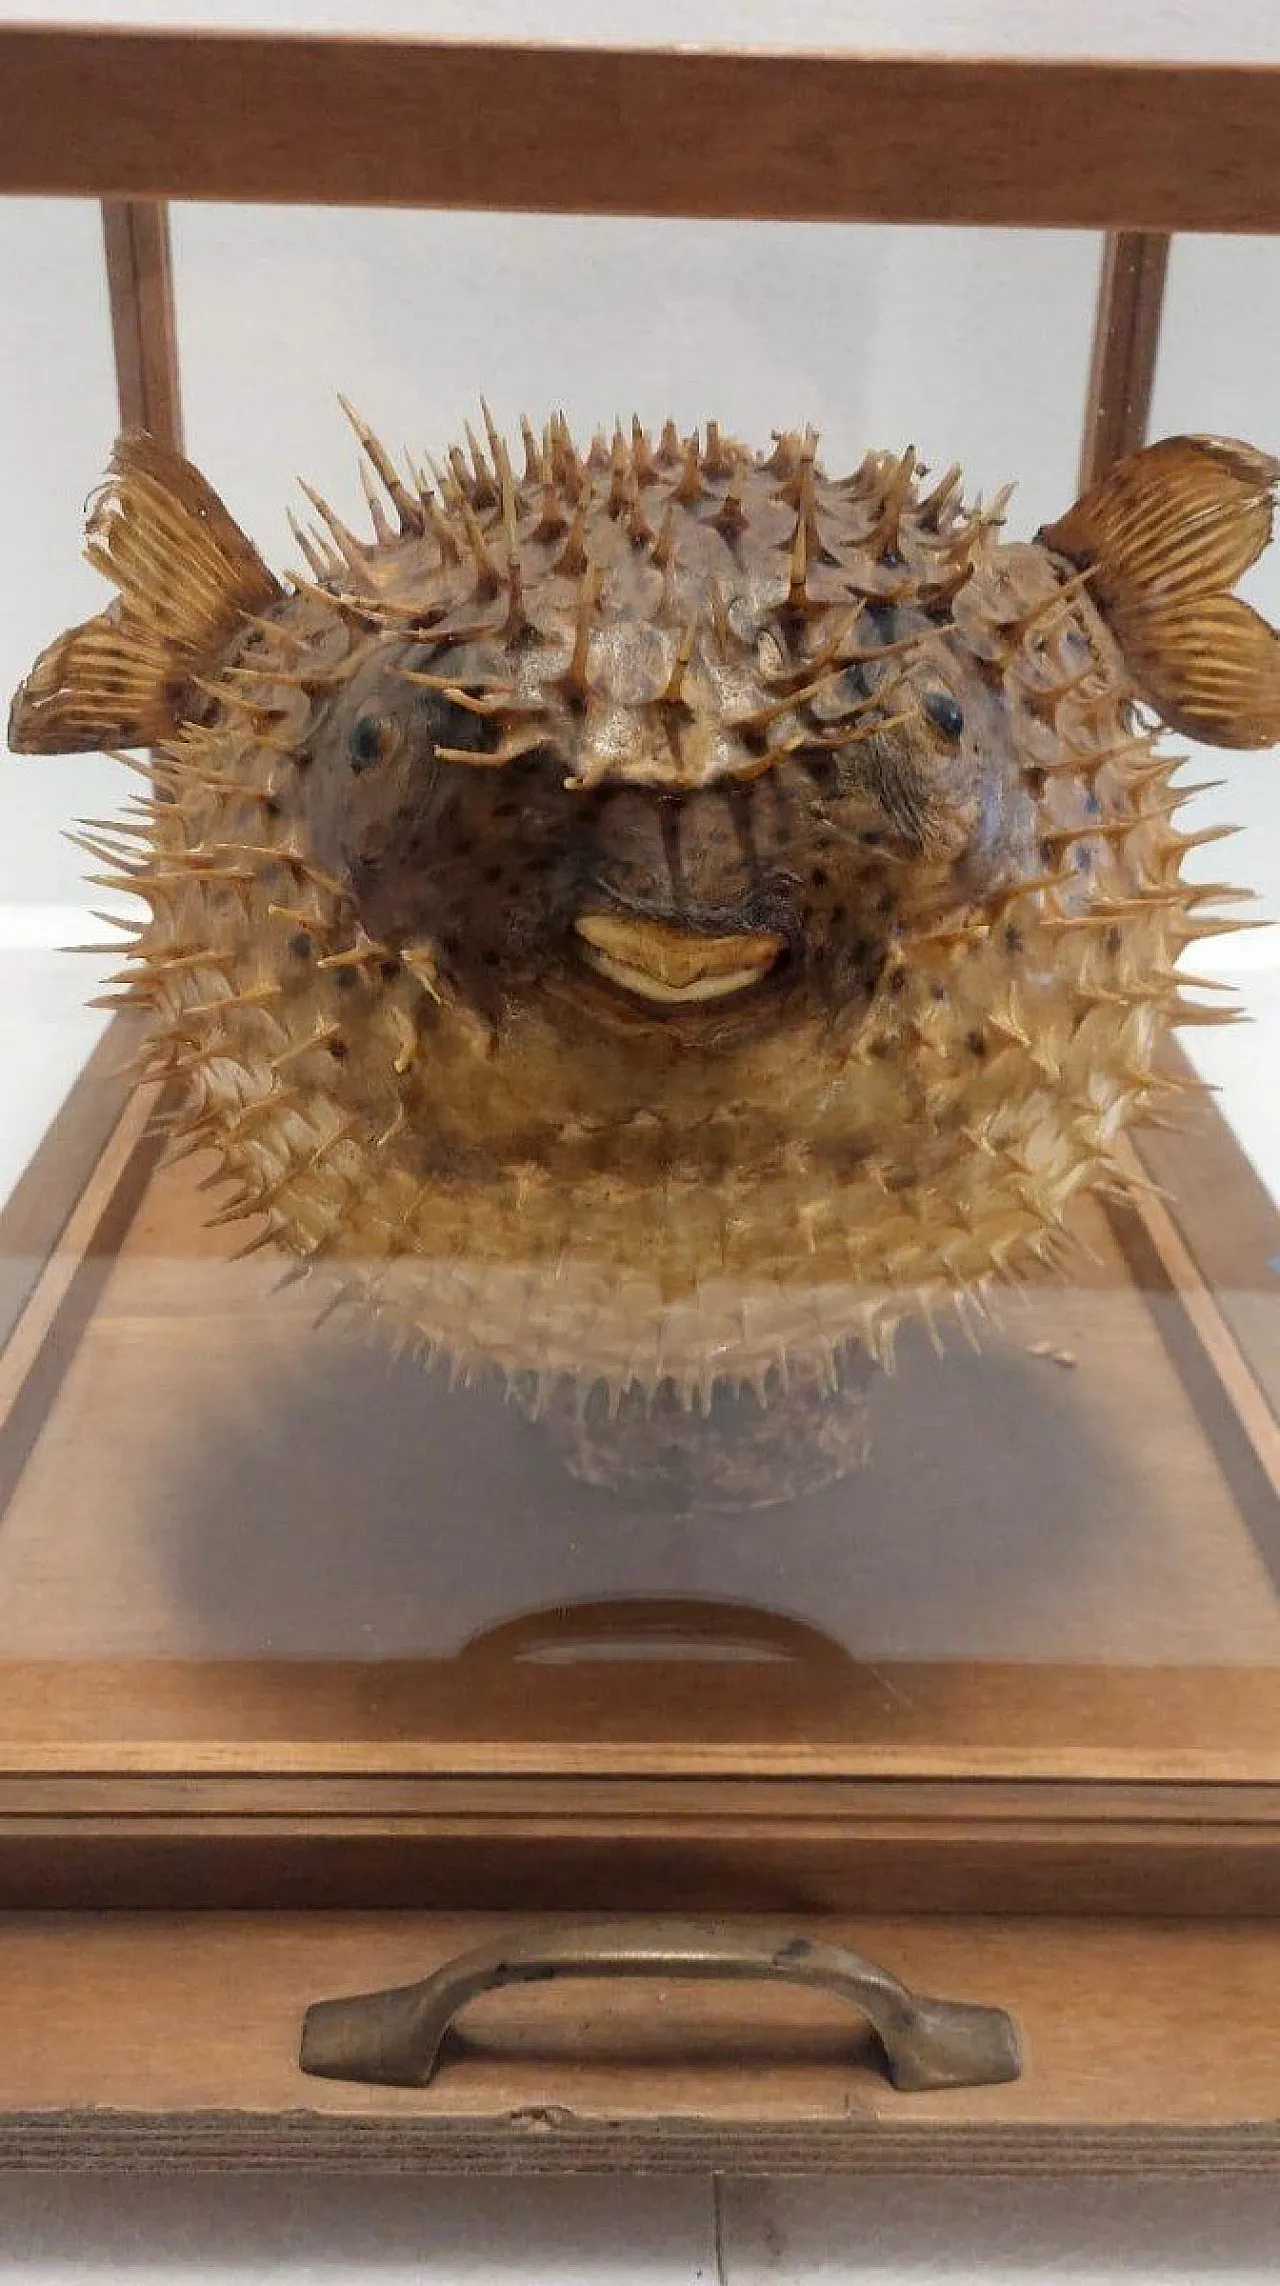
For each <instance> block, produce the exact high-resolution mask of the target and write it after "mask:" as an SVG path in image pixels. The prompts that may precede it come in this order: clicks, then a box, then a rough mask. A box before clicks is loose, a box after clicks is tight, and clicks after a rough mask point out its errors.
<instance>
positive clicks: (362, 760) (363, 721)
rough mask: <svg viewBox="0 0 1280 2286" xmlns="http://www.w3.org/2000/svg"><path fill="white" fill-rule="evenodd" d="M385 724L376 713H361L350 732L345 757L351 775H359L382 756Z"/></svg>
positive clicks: (370, 767)
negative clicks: (348, 763) (349, 766)
mask: <svg viewBox="0 0 1280 2286" xmlns="http://www.w3.org/2000/svg"><path fill="white" fill-rule="evenodd" d="M385 733H386V726H385V724H384V723H383V722H382V721H381V720H380V719H379V717H378V716H377V715H376V714H362V715H361V717H360V720H359V721H358V722H357V724H356V726H355V728H354V730H353V731H352V733H351V739H350V743H349V746H348V752H347V758H348V761H349V762H350V765H351V771H352V775H353V776H354V777H357V778H358V777H359V776H360V774H361V772H362V771H364V770H369V769H372V767H373V764H374V763H375V762H378V761H380V760H381V758H382V750H383V744H384V739H385Z"/></svg>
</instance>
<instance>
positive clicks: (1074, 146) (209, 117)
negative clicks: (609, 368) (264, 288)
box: [0, 25, 1280, 230]
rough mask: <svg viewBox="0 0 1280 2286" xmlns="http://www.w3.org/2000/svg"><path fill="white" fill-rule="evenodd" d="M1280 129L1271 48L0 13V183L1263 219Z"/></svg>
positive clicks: (701, 207) (682, 209)
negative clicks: (368, 33)
mask: <svg viewBox="0 0 1280 2286" xmlns="http://www.w3.org/2000/svg"><path fill="white" fill-rule="evenodd" d="M193 120H198V121H199V132H198V134H197V133H193V132H192V127H191V122H192V121H193ZM424 121H430V133H425V132H424V131H423V123H424ZM1278 142H1280V70H1277V69H1275V68H1271V67H1259V66H1258V65H1256V64H1251V65H1249V66H1247V67H1240V66H1233V65H1230V64H1223V65H1214V64H1189V65H1184V64H1163V63H1159V64H1140V63H1117V62H1104V61H1092V62H1083V63H1079V62H1038V61H1033V62H1028V61H1001V62H993V61H990V60H987V59H982V58H977V57H963V58H940V57H938V58H933V57H925V58H917V57H905V56H883V57H881V56H874V57H868V56H858V55H835V54H833V55H794V54H791V55H787V54H781V55H769V54H716V53H714V52H712V53H701V54H698V53H688V52H684V51H672V50H660V49H633V50H627V49H621V48H616V49H615V48H601V49H590V48H574V47H538V46H535V45H532V44H530V45H523V44H517V43H513V42H509V41H493V42H490V43H485V44H483V45H480V44H476V43H468V42H446V41H440V40H405V39H363V38H359V37H351V38H343V39H338V38H316V37H305V38H304V37H295V38H281V37H280V36H278V35H272V34H270V33H266V32H260V33H223V32H143V31H123V30H121V31H112V30H86V29H84V28H83V27H78V26H64V27H59V28H51V27H47V26H40V27H37V26H12V25H10V26H6V27H0V191H22V192H47V191H55V192H60V193H72V194H75V193H79V194H82V195H83V194H88V195H90V196H96V197H100V196H102V195H104V194H110V195H112V196H116V197H126V198H159V197H170V198H214V199H238V200H244V199H251V200H266V201H283V200H298V199H302V200H316V201H319V202H323V203H327V204H331V205H361V206H363V205H369V204H375V205H378V204H381V205H390V206H449V207H468V206H474V207H511V208H516V207H522V208H529V209H538V210H540V211H542V212H547V213H551V212H558V213H594V214H653V215H663V214H666V215H741V216H757V217H761V218H769V219H772V220H781V219H793V220H797V221H809V222H819V221H824V222H831V221H854V220H868V219H870V220H878V221H885V222H890V221H892V222H934V223H952V222H965V223H1016V224H1018V225H1020V226H1023V227H1028V228H1029V227H1032V226H1039V225H1044V226H1062V225H1069V226H1071V227H1073V228H1076V229H1084V230H1088V229H1099V228H1101V229H1108V228H1112V227H1115V226H1118V225H1122V226H1124V227H1126V228H1140V229H1144V230H1274V229H1276V228H1280V182H1278V181H1277V178H1276V173H1275V163H1274V162H1275V151H1276V148H1277V143H1278ZM922 153H927V164H924V165H922V164H921V154H922ZM1193 154H1194V156H1193Z"/></svg>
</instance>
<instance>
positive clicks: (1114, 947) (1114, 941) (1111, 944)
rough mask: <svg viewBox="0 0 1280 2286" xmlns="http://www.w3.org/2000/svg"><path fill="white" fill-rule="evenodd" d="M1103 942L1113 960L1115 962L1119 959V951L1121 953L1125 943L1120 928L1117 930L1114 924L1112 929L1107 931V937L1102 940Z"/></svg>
mask: <svg viewBox="0 0 1280 2286" xmlns="http://www.w3.org/2000/svg"><path fill="white" fill-rule="evenodd" d="M1102 941H1103V943H1104V945H1105V946H1106V949H1107V951H1108V952H1109V953H1110V955H1111V958H1112V960H1115V959H1116V958H1117V956H1118V954H1119V951H1120V947H1121V945H1122V944H1123V942H1124V939H1123V937H1122V936H1121V934H1120V931H1119V929H1118V928H1116V926H1115V924H1114V923H1113V924H1112V926H1111V927H1110V928H1109V929H1108V930H1107V933H1106V936H1105V937H1104V938H1103V940H1102Z"/></svg>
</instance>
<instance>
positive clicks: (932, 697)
mask: <svg viewBox="0 0 1280 2286" xmlns="http://www.w3.org/2000/svg"><path fill="white" fill-rule="evenodd" d="M920 703H921V705H922V706H923V708H924V711H925V713H926V714H927V715H928V717H929V720H930V722H931V723H933V725H934V727H935V729H937V730H940V731H941V732H942V735H943V737H944V738H952V739H954V738H958V737H959V736H960V733H961V731H962V730H963V729H964V710H963V708H962V707H961V706H960V703H959V701H958V700H957V699H954V698H952V696H951V693H950V691H926V692H925V695H924V698H923V699H922V700H921V702H920Z"/></svg>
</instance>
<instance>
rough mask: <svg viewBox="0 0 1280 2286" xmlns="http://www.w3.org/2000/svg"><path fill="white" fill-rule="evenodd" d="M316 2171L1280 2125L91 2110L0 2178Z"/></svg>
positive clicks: (1037, 2158) (1004, 2149)
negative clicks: (918, 2123)
mask: <svg viewBox="0 0 1280 2286" xmlns="http://www.w3.org/2000/svg"><path fill="white" fill-rule="evenodd" d="M285 2170H287V2171H288V2172H289V2173H290V2174H301V2175H317V2176H321V2175H323V2176H333V2175H345V2176H386V2175H405V2174H424V2175H432V2174H436V2175H475V2176H492V2175H503V2176H511V2175H516V2176H524V2175H612V2174H625V2173H627V2172H633V2173H637V2174H646V2175H688V2174H697V2173H705V2172H706V2171H708V2170H711V2171H714V2172H717V2173H728V2174H732V2175H735V2176H740V2177H741V2176H752V2175H789V2176H810V2175H812V2176H820V2175H833V2174H840V2175H906V2176H926V2175H927V2176H928V2177H930V2178H931V2179H932V2178H935V2177H937V2176H939V2175H957V2176H963V2177H965V2178H972V2177H985V2178H987V2179H992V2178H995V2179H1009V2178H1018V2177H1036V2176H1055V2177H1056V2176H1060V2175H1066V2176H1072V2177H1075V2178H1081V2177H1084V2178H1088V2177H1094V2176H1100V2175H1106V2176H1137V2177H1141V2178H1142V2179H1143V2180H1144V2181H1149V2180H1150V2179H1151V2178H1152V2177H1157V2176H1162V2177H1165V2178H1166V2179H1170V2180H1174V2181H1178V2182H1184V2181H1186V2180H1187V2178H1188V2177H1190V2176H1195V2175H1204V2176H1212V2177H1230V2178H1231V2179H1233V2180H1234V2179H1238V2178H1244V2177H1249V2176H1254V2177H1264V2178H1268V2179H1273V2178H1275V2177H1276V2176H1277V2175H1280V2127H1277V2125H1276V2123H1275V2122H1274V2121H1272V2120H1259V2121H1257V2122H1246V2123H1245V2124H1243V2125H1240V2126H1232V2127H1221V2128H1215V2127H1211V2126H1205V2127H1202V2128H1198V2129H1194V2130H1191V2131H1188V2130H1187V2129H1184V2128H1162V2127H1160V2126H1158V2125H1155V2124H1151V2125H1145V2126H1137V2127H1123V2128H1110V2129H1108V2128H1094V2129H1082V2128H1078V2127H1075V2126H1071V2125H1064V2126H1062V2127H1060V2128H1052V2127H1050V2128H1035V2129H1027V2128H1017V2127H1001V2128H980V2127H942V2126H938V2125H930V2126H928V2127H912V2126H910V2125H909V2124H904V2125H902V2126H890V2125H887V2124H886V2123H885V2122H884V2121H882V2120H880V2121H868V2120H856V2119H855V2120H847V2121H841V2122H839V2123H838V2124H837V2123H828V2122H820V2121H815V2122H814V2123H812V2124H811V2125H804V2126H797V2127H779V2126H776V2125H774V2124H772V2123H770V2122H767V2121H755V2120H744V2121H741V2122H735V2123H734V2125H733V2127H732V2128H731V2129H730V2128H727V2127H726V2126H725V2125H724V2124H723V2123H718V2122H716V2121H714V2120H708V2119H700V2118H685V2119H679V2118H670V2119H651V2120H646V2119H615V2120H611V2121H608V2122H602V2123H593V2122H591V2121H589V2120H579V2119H575V2117H574V2116H573V2114H572V2113H571V2112H567V2111H565V2110H564V2109H563V2107H557V2106H555V2105H553V2104H549V2105H545V2106H541V2105H536V2106H533V2107H531V2108H530V2109H529V2110H528V2111H526V2112H524V2113H520V2112H516V2113H513V2114H512V2115H511V2117H510V2118H509V2119H507V2120H503V2121H499V2122H492V2123H484V2124H482V2125H479V2126H477V2125H476V2123H475V2122H474V2121H471V2120H466V2119H447V2118H446V2119H411V2118H403V2119H396V2120H370V2119H365V2118H361V2117H359V2116H350V2117H343V2116H340V2115H339V2116H334V2115H333V2114H331V2113H328V2114H327V2113H320V2112H309V2111H297V2112H285V2113H279V2114H276V2115H274V2116H268V2115H264V2114H262V2113H257V2112H247V2111H204V2112H192V2113H190V2114H189V2115H187V2116H186V2117H184V2118H182V2119H173V2118H165V2117H163V2116H161V2115H159V2114H156V2113H153V2112H145V2111H110V2110H101V2109H87V2110H84V2111H62V2112H56V2113H55V2112H8V2113H0V2171H5V2172H19V2173H22V2174H33V2173H34V2174H59V2175H63V2174H114V2173H117V2172H120V2173H128V2174H129V2175H179V2174H180V2175H191V2174H243V2173H246V2172H254V2173H258V2172H283V2171H285Z"/></svg>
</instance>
